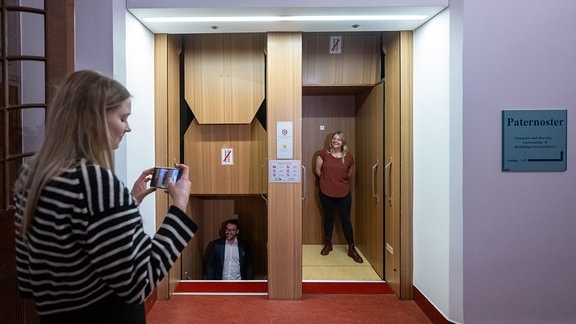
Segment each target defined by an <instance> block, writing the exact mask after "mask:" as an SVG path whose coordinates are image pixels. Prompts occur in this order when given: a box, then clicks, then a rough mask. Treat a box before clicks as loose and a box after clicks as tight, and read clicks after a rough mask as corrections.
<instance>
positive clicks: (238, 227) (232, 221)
mask: <svg viewBox="0 0 576 324" xmlns="http://www.w3.org/2000/svg"><path fill="white" fill-rule="evenodd" d="M228 224H232V225H236V229H240V223H239V222H238V220H237V219H236V218H232V219H229V220H227V221H226V224H225V225H228Z"/></svg>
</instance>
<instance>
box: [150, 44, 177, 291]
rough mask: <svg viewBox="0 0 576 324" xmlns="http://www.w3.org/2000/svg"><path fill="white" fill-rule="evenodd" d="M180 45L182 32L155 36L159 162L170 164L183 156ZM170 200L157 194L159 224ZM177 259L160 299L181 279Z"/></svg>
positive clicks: (157, 220)
mask: <svg viewBox="0 0 576 324" xmlns="http://www.w3.org/2000/svg"><path fill="white" fill-rule="evenodd" d="M180 48H181V41H180V36H179V35H166V34H156V35H155V36H154V82H155V87H154V91H155V92H154V98H155V99H154V100H155V102H154V104H155V113H154V118H155V134H156V136H155V141H154V147H155V163H156V165H163V166H170V165H173V164H174V159H176V160H178V157H179V156H180V153H179V152H180V148H179V147H180V134H179V130H178V128H177V127H173V126H172V125H179V124H180V86H179V85H180V72H179V71H180V67H179V64H180V59H179V54H180ZM169 204H170V201H169V198H168V195H166V194H162V193H161V192H158V193H157V194H156V224H157V225H159V224H161V223H162V221H163V219H164V217H165V215H166V211H167V210H168V207H169ZM180 270H181V264H180V260H179V261H177V262H176V263H175V264H174V266H173V267H172V269H171V270H170V272H169V274H168V276H167V277H166V278H165V279H164V280H163V281H162V282H161V283H160V284H159V285H158V298H159V299H168V297H169V295H170V294H171V293H172V292H173V291H174V289H175V288H176V285H177V284H178V282H179V280H180V278H181V273H180Z"/></svg>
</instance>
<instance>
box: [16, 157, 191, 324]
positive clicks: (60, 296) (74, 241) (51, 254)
mask: <svg viewBox="0 0 576 324" xmlns="http://www.w3.org/2000/svg"><path fill="white" fill-rule="evenodd" d="M14 202H15V206H16V214H15V215H16V216H15V225H16V228H19V227H20V224H21V221H22V215H23V211H24V206H25V203H26V197H25V196H22V195H16V196H15V198H14ZM196 230H197V226H196V224H195V223H194V222H193V221H192V220H191V219H190V218H188V217H187V216H186V214H185V213H184V212H183V211H182V210H180V209H179V208H177V207H174V206H171V207H170V209H169V210H168V213H167V215H166V217H165V219H164V221H163V223H162V225H161V226H160V229H159V230H158V232H157V233H156V234H155V235H154V237H149V236H148V235H146V234H145V233H144V230H143V227H142V218H141V216H140V213H139V211H138V207H137V205H136V202H135V200H134V199H133V198H132V196H131V195H130V192H129V190H128V188H127V187H125V185H124V184H123V183H122V182H121V181H120V180H119V179H118V178H117V177H116V176H115V175H114V174H113V173H112V172H111V171H110V170H108V169H105V168H103V167H101V166H98V165H93V164H87V163H86V162H85V161H82V162H80V163H79V165H78V166H76V167H75V168H71V169H68V170H64V171H63V172H62V173H61V174H60V175H59V176H57V177H55V178H54V179H52V181H51V182H50V183H48V185H47V186H46V187H45V188H44V190H43V192H42V195H41V197H40V200H39V202H38V207H37V211H36V216H35V218H34V220H33V222H32V223H31V226H30V227H29V230H28V233H27V234H26V235H25V236H23V237H21V236H19V235H16V267H17V273H18V285H19V290H20V293H21V294H22V296H24V297H26V298H33V299H34V300H35V301H36V306H37V310H38V313H39V314H40V315H47V314H56V313H60V312H66V311H72V310H77V309H81V308H84V307H86V306H88V305H91V304H93V303H95V302H97V301H99V300H102V299H103V298H105V297H106V296H110V295H112V294H115V295H116V296H118V298H120V299H121V300H124V301H125V302H126V303H128V304H140V303H143V302H144V300H145V299H146V297H147V296H148V295H149V294H150V293H151V292H152V291H153V290H154V288H155V287H156V285H157V284H158V282H159V281H160V280H161V279H162V278H163V277H164V276H165V275H166V273H167V272H168V270H169V269H170V267H171V266H172V265H173V264H174V262H175V261H176V260H177V258H178V257H179V256H180V254H181V253H182V251H183V250H184V248H185V247H186V245H187V243H188V241H189V240H190V239H191V238H192V237H193V236H194V232H196Z"/></svg>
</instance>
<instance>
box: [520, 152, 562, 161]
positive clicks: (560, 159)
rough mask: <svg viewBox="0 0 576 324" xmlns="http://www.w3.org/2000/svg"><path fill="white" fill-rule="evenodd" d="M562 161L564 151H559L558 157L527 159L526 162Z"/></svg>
mask: <svg viewBox="0 0 576 324" xmlns="http://www.w3.org/2000/svg"><path fill="white" fill-rule="evenodd" d="M561 161H564V151H560V158H559V159H528V162H561Z"/></svg>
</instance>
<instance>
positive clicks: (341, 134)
mask: <svg viewBox="0 0 576 324" xmlns="http://www.w3.org/2000/svg"><path fill="white" fill-rule="evenodd" d="M334 135H338V136H339V137H340V140H341V141H342V149H341V150H342V163H345V159H346V154H348V144H347V142H346V136H344V132H342V131H340V130H339V131H335V132H334V133H332V136H330V139H329V140H328V148H327V151H328V153H332V139H333V138H334Z"/></svg>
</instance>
